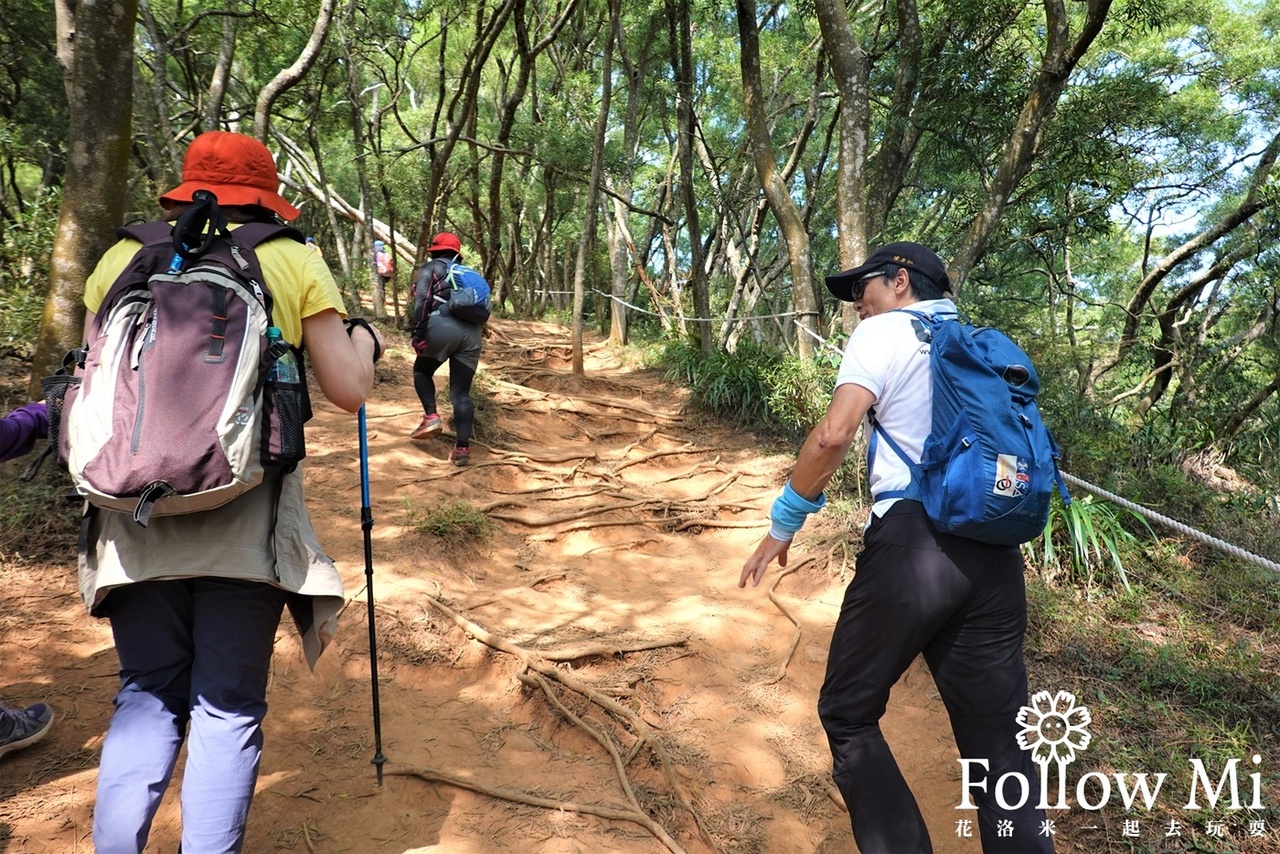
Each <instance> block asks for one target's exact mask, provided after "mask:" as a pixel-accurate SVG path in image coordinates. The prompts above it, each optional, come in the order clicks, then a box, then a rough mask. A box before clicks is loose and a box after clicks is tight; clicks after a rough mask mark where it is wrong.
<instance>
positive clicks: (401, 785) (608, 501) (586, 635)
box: [0, 321, 978, 854]
mask: <svg viewBox="0 0 1280 854" xmlns="http://www.w3.org/2000/svg"><path fill="white" fill-rule="evenodd" d="M493 327H494V328H493V335H492V336H491V337H490V338H489V340H488V343H487V345H486V351H485V355H484V359H483V363H482V373H481V377H480V379H479V380H478V383H477V389H478V427H477V437H476V438H477V443H476V445H475V450H474V454H473V455H474V458H475V464H474V465H472V466H471V467H470V468H468V469H458V468H455V467H453V466H452V465H450V464H449V463H448V461H447V459H446V457H447V454H448V451H449V449H450V447H451V442H450V440H449V439H448V438H447V434H446V436H445V437H437V438H434V439H432V440H431V441H428V442H425V443H414V442H410V441H409V440H408V439H407V433H408V431H409V430H410V429H411V428H412V427H413V426H414V425H415V424H416V423H417V419H418V417H419V415H420V412H419V408H418V404H417V401H416V398H415V397H414V395H413V390H412V382H411V374H410V359H409V352H408V350H407V349H406V348H405V347H403V346H398V347H393V348H392V349H391V351H390V352H389V354H388V358H387V359H386V360H385V361H384V362H383V363H382V364H381V365H379V370H378V376H379V384H378V387H377V389H376V391H375V393H374V397H373V399H372V400H371V401H370V402H369V404H368V406H367V414H368V425H369V456H370V472H371V483H372V495H373V502H372V503H373V514H374V517H375V525H374V528H373V532H372V536H373V555H374V593H375V600H376V603H377V611H376V615H377V629H378V636H379V659H378V661H379V671H380V677H381V678H380V697H381V710H382V737H383V752H384V754H385V755H386V757H387V759H388V765H387V766H386V770H387V772H388V773H387V776H386V777H385V781H384V784H383V785H382V786H381V787H379V786H378V785H377V784H376V778H375V773H374V767H373V766H372V765H371V764H370V760H371V759H372V757H373V755H374V745H373V728H372V723H371V709H370V706H371V698H370V685H369V659H368V626H367V622H366V607H367V604H366V599H365V594H364V579H365V573H364V557H363V548H362V532H361V526H360V510H359V506H360V482H359V467H358V445H357V435H356V422H355V420H354V419H353V418H351V417H350V416H347V415H345V414H343V413H340V412H337V411H336V410H334V409H333V408H332V407H329V406H327V405H324V404H317V407H316V408H317V413H316V419H315V421H313V422H312V424H311V426H310V427H309V428H308V447H309V451H310V457H309V459H308V463H307V482H308V493H309V504H310V506H311V508H312V513H313V517H314V519H315V521H316V527H317V529H318V530H319V531H320V535H321V540H322V542H324V544H325V546H326V548H328V549H329V550H330V552H331V553H332V554H333V556H334V558H335V559H336V560H337V561H338V563H339V567H340V568H341V570H342V573H343V576H344V579H345V581H346V584H347V590H348V596H349V597H350V600H351V601H350V604H349V607H348V609H347V611H346V613H345V614H344V615H343V621H342V626H341V629H340V633H339V638H338V640H337V642H336V643H335V645H334V647H333V648H332V649H331V650H330V651H329V652H328V653H327V654H326V655H325V656H324V658H323V659H322V660H321V662H320V665H319V667H318V668H317V670H316V672H315V673H314V674H312V673H309V672H308V671H307V669H306V667H305V664H304V663H303V661H302V657H301V654H300V650H299V648H298V645H297V643H296V642H295V639H294V637H293V636H292V635H291V634H289V633H287V632H285V631H282V632H281V634H280V637H279V639H278V641H277V644H278V647H279V649H278V652H277V655H276V659H275V669H274V675H273V681H272V686H271V691H270V695H269V701H270V703H271V711H270V714H269V715H268V716H267V723H266V752H265V754H264V758H263V765H262V773H261V778H260V780H259V786H258V795H257V797H256V798H255V801H254V806H253V812H252V814H251V816H250V820H249V835H248V845H247V850H248V851H251V852H270V851H312V852H326V853H327V852H372V851H387V852H449V854H494V853H495V852H520V854H527V852H547V854H552V852H555V853H556V854H558V853H559V852H565V854H569V852H582V854H595V852H654V851H666V850H672V848H673V846H674V847H675V848H677V849H679V850H685V851H689V852H711V851H723V852H779V854H782V853H783V852H797V854H799V852H805V853H806V854H807V852H819V851H820V852H826V854H831V852H837V851H841V852H847V851H854V850H856V849H855V848H854V846H853V842H852V837H851V835H850V833H849V830H848V822H847V817H846V816H845V814H844V812H843V811H842V810H841V808H840V807H839V806H838V805H837V804H836V802H835V801H834V800H833V799H832V797H831V796H830V792H831V791H832V789H831V786H830V783H829V776H828V774H829V766H830V759H829V757H828V755H827V750H826V745H825V740H824V738H823V736H822V732H821V729H820V727H819V725H818V722H817V719H816V714H815V711H814V705H815V701H816V697H817V692H818V688H819V686H820V684H821V681H822V675H823V665H824V662H825V658H826V647H827V643H828V640H829V638H830V631H831V626H832V623H833V621H834V619H835V615H836V612H837V610H838V607H839V602H840V598H841V595H842V593H843V585H844V582H845V581H847V578H848V573H847V568H844V567H842V555H843V552H842V551H841V550H839V549H836V550H835V551H834V552H832V554H834V555H835V557H834V558H832V559H830V560H829V555H828V552H829V550H830V549H831V546H832V544H833V543H835V542H837V538H836V537H834V536H831V535H830V534H831V532H830V531H828V534H829V536H828V537H827V538H825V539H824V537H823V535H822V528H821V525H818V526H811V527H814V530H813V531H812V532H807V533H806V534H805V535H802V537H801V539H799V540H798V541H797V548H796V549H795V554H794V555H793V561H794V562H795V563H799V562H801V561H802V560H803V559H804V558H805V557H806V556H812V557H813V558H814V560H812V561H809V562H807V563H805V565H803V567H802V568H801V569H800V570H799V571H798V572H795V573H794V574H790V575H787V576H786V577H784V578H782V579H781V580H780V581H778V583H777V586H776V592H775V594H774V595H775V597H776V600H777V602H778V603H779V604H780V605H781V606H782V608H785V609H786V613H784V612H783V611H782V610H781V609H780V608H779V607H777V606H776V605H775V604H774V603H772V602H771V601H770V599H769V588H770V586H771V585H773V584H774V580H775V579H776V578H777V576H776V575H774V574H771V575H770V576H769V577H768V578H766V581H765V583H764V584H762V586H761V587H760V588H758V589H755V590H748V591H741V590H739V589H738V588H737V578H738V573H739V570H740V568H741V565H742V561H743V560H744V559H745V557H746V555H747V554H748V553H749V552H750V550H751V548H752V547H753V546H754V543H755V541H756V540H757V539H758V538H759V537H760V536H761V535H762V534H763V532H764V529H763V528H762V527H760V524H759V523H760V521H761V519H762V517H763V515H764V513H765V510H766V508H767V506H768V502H769V501H770V500H771V498H772V496H773V495H774V494H775V493H776V491H777V489H778V487H779V485H780V484H781V482H782V479H783V478H784V477H785V475H786V473H787V471H788V470H789V466H790V464H791V463H792V461H793V458H792V456H791V455H790V454H784V455H773V456H769V455H766V454H764V453H762V450H761V448H760V447H759V446H758V444H757V443H756V442H755V441H754V439H753V438H752V437H751V436H750V435H749V434H745V433H742V432H735V431H731V430H729V429H726V428H725V427H723V426H721V425H718V424H711V423H707V422H703V421H699V420H697V419H696V418H694V417H692V416H688V415H686V414H684V413H683V407H682V403H683V398H682V396H681V394H680V392H679V391H678V390H677V389H675V388H673V387H672V386H671V385H670V384H669V383H666V382H664V381H663V380H662V378H661V377H660V376H658V375H656V374H654V373H652V372H647V371H643V370H635V369H632V368H631V367H629V366H628V365H627V364H626V363H625V356H626V354H625V352H623V351H620V350H615V349H613V348H611V347H609V346H607V345H605V344H601V343H595V344H591V345H589V347H588V352H587V354H586V376H585V378H577V377H574V376H573V375H572V374H571V373H570V371H569V354H570V351H569V340H568V334H567V331H566V330H565V329H563V328H562V327H559V326H555V325H550V324H540V323H533V322H513V321H495V322H494V324H493ZM439 384H440V387H441V388H442V389H443V388H444V380H443V377H441V378H440V380H439ZM441 397H442V404H444V407H443V408H445V409H447V394H442V395H441ZM447 422H448V418H447V417H446V423H447ZM11 465H12V464H11ZM453 499H461V500H465V501H467V502H469V503H471V504H472V505H474V506H476V507H479V508H483V509H484V510H485V512H486V514H487V516H488V518H489V519H490V520H491V521H492V522H493V523H494V526H495V529H496V530H495V533H494V535H493V536H492V538H491V539H490V540H489V541H488V542H487V543H484V544H472V545H469V546H466V545H464V546H461V547H459V546H457V545H456V544H452V543H450V542H448V541H445V540H441V539H438V538H435V537H432V536H431V535H428V534H423V533H419V532H418V531H416V530H414V527H413V523H414V521H415V520H418V519H421V518H422V517H423V516H424V515H425V513H426V512H427V511H428V510H429V509H430V508H432V507H435V506H437V505H438V504H439V503H440V502H442V501H446V500H453ZM0 583H3V585H4V587H5V590H6V595H5V607H4V609H3V611H2V612H0V661H3V663H4V669H3V676H0V689H2V690H3V693H4V696H5V697H6V698H8V699H9V700H10V701H11V702H34V701H36V700H37V699H45V700H47V701H48V702H49V703H51V704H52V705H54V706H55V707H56V708H57V710H58V713H59V720H58V723H57V725H56V728H55V730H54V732H53V733H52V735H51V736H50V738H49V739H48V741H47V742H46V743H44V744H43V745H41V746H39V747H36V748H33V749H30V750H26V751H22V752H19V753H15V754H13V755H11V756H9V757H6V758H5V759H4V760H2V761H0V851H12V852H72V851H89V850H91V845H90V841H89V829H90V826H91V810H92V805H93V788H94V783H95V778H96V764H97V755H98V751H99V749H100V747H101V742H102V733H103V730H104V728H105V725H106V721H107V718H108V715H109V712H110V700H111V697H112V694H113V692H114V687H115V666H116V661H115V655H114V652H113V650H112V647H111V639H110V632H109V629H108V627H107V626H106V625H105V624H103V623H101V622H99V621H95V620H91V619H89V618H87V617H86V616H85V615H84V613H83V609H82V608H81V606H80V605H79V602H78V598H77V597H76V595H75V581H74V571H73V568H72V567H70V566H43V565H29V564H28V565H22V564H20V562H15V561H9V562H6V563H5V564H3V565H0ZM434 603H439V604H440V605H443V606H445V607H446V608H447V609H449V610H450V611H451V612H453V613H455V614H457V615H458V619H457V620H455V619H453V618H451V617H449V616H447V615H446V613H445V611H444V610H443V609H442V608H439V607H436V605H435V604H434ZM787 614H789V615H790V616H791V617H793V618H794V619H795V620H796V621H797V622H798V623H799V629H800V631H799V636H798V644H797V645H796V647H795V649H794V652H793V653H790V648H791V645H792V642H793V637H795V635H796V628H795V627H794V626H793V625H792V623H791V622H790V620H789V618H788V616H787ZM467 621H469V622H467ZM462 625H466V626H468V628H469V630H470V634H468V633H466V632H464V629H463V628H462ZM477 637H480V638H483V639H484V641H485V642H482V641H481V640H478V639H476V638H477ZM789 654H790V657H789V658H788V655H789ZM556 661H559V662H560V663H555V662H556ZM526 663H528V665H529V666H528V667H526ZM535 674H536V675H535ZM522 677H523V681H522ZM548 692H549V693H548ZM553 698H554V699H553ZM606 707H609V708H611V709H612V711H611V712H607V711H606V710H605V709H606ZM571 717H572V718H575V719H576V722H574V721H573V720H571ZM886 732H887V734H888V737H889V738H890V741H891V743H892V744H893V745H894V749H895V752H896V753H897V755H898V757H899V761H900V762H901V764H902V766H903V769H904V773H906V775H907V777H908V780H909V781H910V782H911V784H912V786H913V788H914V789H915V791H916V793H917V796H918V798H919V800H920V803H921V807H922V809H923V810H924V812H925V816H926V820H927V821H928V822H929V824H930V827H931V830H932V833H933V836H934V843H935V848H936V850H937V851H939V852H971V851H977V850H978V846H977V841H976V840H961V839H958V838H957V837H956V815H957V814H956V812H955V810H954V806H955V804H956V803H957V802H958V799H959V783H958V775H957V772H956V768H957V766H956V763H955V757H956V751H955V746H954V743H953V742H952V740H951V736H950V729H949V727H948V725H947V721H946V717H945V714H944V713H943V710H942V707H941V704H940V702H939V701H938V700H937V698H936V696H935V694H934V690H933V685H932V683H931V682H930V681H929V679H928V676H927V675H926V674H925V673H923V671H921V670H918V669H913V670H912V671H911V672H909V673H908V675H907V677H906V678H905V679H904V681H903V683H902V684H900V685H899V686H898V688H897V689H896V691H895V695H894V699H893V707H892V708H891V710H890V713H889V716H888V720H887V722H886ZM605 745H607V747H606V746H605ZM655 745H656V748H655ZM610 751H613V754H612V755H611V752H610ZM615 757H616V758H615ZM619 766H621V767H624V768H625V785H626V786H627V787H629V788H630V790H631V791H632V792H633V793H634V798H635V803H638V804H639V805H640V809H639V810H637V809H635V808H634V807H632V806H629V805H628V796H627V794H626V792H625V791H624V782H623V781H622V780H621V779H620V777H619V775H618V774H617V773H616V769H617V768H618V767H619ZM441 777H443V778H446V779H447V778H454V779H455V780H457V781H458V782H461V783H463V784H464V785H466V786H469V787H470V788H464V787H463V786H459V785H453V784H448V783H443V782H430V781H429V780H430V779H432V778H436V779H439V778H441ZM475 789H481V790H483V789H489V790H490V792H489V793H488V794H482V793H481V792H480V791H476V790H475ZM177 790H178V786H177V785H174V786H172V787H171V789H170V793H169V796H168V797H166V800H165V803H164V805H163V806H162V808H161V811H160V814H159V815H158V816H157V819H156V822H155V826H154V828H153V831H152V834H151V840H152V843H151V845H150V847H149V849H148V850H149V851H154V852H164V854H171V853H172V852H174V851H176V849H177V840H178V827H179V806H178V801H177V797H176V792H177ZM518 801H524V802H523V803H521V802H518ZM555 804H560V805H568V806H565V808H560V809H557V808H554V806H553V805H555ZM572 805H578V806H581V807H583V809H575V808H571V806H572ZM592 805H594V806H595V807H599V806H605V807H607V809H606V810H605V812H606V814H607V815H606V816H600V815H593V814H588V812H589V811H590V810H591V809H592ZM664 839H665V841H664Z"/></svg>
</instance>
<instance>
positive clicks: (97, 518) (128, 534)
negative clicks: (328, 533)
mask: <svg viewBox="0 0 1280 854" xmlns="http://www.w3.org/2000/svg"><path fill="white" fill-rule="evenodd" d="M281 478H282V481H281ZM277 482H278V483H279V486H280V490H279V492H280V500H279V507H278V510H276V512H273V507H272V504H273V499H274V497H275V492H276V489H275V486H276V484H277ZM273 523H274V528H273ZM88 534H89V536H88V540H87V549H86V547H85V544H84V543H82V545H81V552H80V561H79V574H80V594H81V595H82V596H83V597H84V601H85V605H86V606H87V607H88V608H89V612H90V613H91V614H93V615H94V616H104V614H103V613H102V610H101V606H102V602H103V600H104V599H105V598H106V596H107V594H108V593H109V592H110V591H111V590H112V589H113V588H115V587H120V586H121V585H125V584H132V583H133V582H135V581H159V580H170V579H179V578H193V577H199V576H216V577H220V578H236V579H241V580H244V581H258V582H263V583H266V584H272V585H274V586H276V587H280V588H282V589H284V590H286V591H288V592H289V594H290V596H289V600H288V602H289V612H290V614H291V615H292V617H293V621H294V626H295V627H296V629H297V631H298V634H299V636H300V637H301V639H302V647H303V652H304V654H305V656H306V659H307V664H308V666H310V667H311V668H312V669H314V668H315V664H316V660H317V659H319V657H320V654H321V653H322V652H324V650H325V648H326V647H327V646H328V645H329V643H330V641H332V640H333V638H334V634H335V632H336V630H337V623H338V612H339V611H340V610H341V609H342V605H343V598H342V579H341V577H340V576H339V575H338V571H337V569H336V568H335V567H334V565H333V560H332V559H331V558H330V557H329V556H328V555H327V554H325V553H324V550H323V548H322V547H321V546H320V541H319V539H318V538H317V537H316V532H315V529H314V528H313V527H312V525H311V518H310V516H309V515H308V514H307V508H306V503H305V498H304V495H303V482H302V470H301V467H299V469H297V470H296V471H294V472H291V473H289V474H286V475H283V476H282V475H278V474H269V475H268V476H267V477H266V479H265V480H264V481H263V483H262V484H260V485H259V486H257V487H256V488H254V489H252V490H250V491H249V492H247V493H245V494H244V495H241V496H240V497H238V498H236V499H234V500H233V501H230V502H228V503H227V504H224V505H223V506H221V507H218V508H215V509H213V510H206V511H204V512H202V513H191V514H187V515H182V516H153V517H152V518H151V521H150V524H149V525H148V527H146V528H143V527H141V526H140V525H138V524H137V523H136V522H134V521H133V519H132V517H131V516H130V515H129V514H127V513H118V512H114V511H110V510H98V511H96V512H95V514H94V518H93V519H92V520H91V521H90V525H89V532H88Z"/></svg>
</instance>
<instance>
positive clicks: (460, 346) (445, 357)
mask: <svg viewBox="0 0 1280 854" xmlns="http://www.w3.org/2000/svg"><path fill="white" fill-rule="evenodd" d="M483 341H484V331H483V329H482V328H481V327H480V325H479V324H476V323H463V322H462V321H461V320H456V319H454V318H452V317H446V316H445V315H441V314H433V315H431V316H430V317H429V318H427V340H426V341H425V342H422V343H421V344H414V349H415V350H417V353H418V355H419V356H425V357H426V358H428V359H434V360H435V361H437V362H447V361H449V360H450V359H457V360H458V361H459V362H460V363H462V364H463V365H466V366H467V367H468V368H470V369H471V370H473V371H474V370H476V368H478V367H479V366H480V348H481V346H482V344H483Z"/></svg>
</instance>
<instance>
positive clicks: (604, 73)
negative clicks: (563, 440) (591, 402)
mask: <svg viewBox="0 0 1280 854" xmlns="http://www.w3.org/2000/svg"><path fill="white" fill-rule="evenodd" d="M621 2H622V0H609V19H610V22H611V23H610V25H609V27H607V28H606V30H605V37H604V59H603V60H602V61H601V65H602V68H601V71H600V112H599V114H598V115H597V117H596V128H595V139H594V140H593V142H592V145H591V179H590V181H589V183H588V184H587V199H586V209H585V212H584V214H583V223H582V239H581V240H579V241H578V259H577V262H576V263H575V264H574V268H573V372H574V373H575V374H577V375H579V376H581V375H582V374H583V373H584V368H583V356H582V311H583V305H584V301H585V300H584V297H585V296H586V294H585V290H586V281H585V278H586V266H587V257H588V255H589V254H590V250H591V246H592V244H593V243H594V242H595V236H596V210H597V209H598V208H599V206H600V176H601V174H602V173H603V172H604V142H605V135H606V134H607V133H608V130H609V104H610V102H611V101H612V100H613V98H612V95H613V39H614V35H615V34H616V33H617V31H618V14H619V13H618V6H619V4H620V3H621Z"/></svg>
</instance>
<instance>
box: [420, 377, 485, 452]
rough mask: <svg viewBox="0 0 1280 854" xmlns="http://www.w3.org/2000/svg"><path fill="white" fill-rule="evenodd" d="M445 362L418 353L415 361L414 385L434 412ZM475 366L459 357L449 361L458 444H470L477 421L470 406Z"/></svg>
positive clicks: (428, 408)
mask: <svg viewBox="0 0 1280 854" xmlns="http://www.w3.org/2000/svg"><path fill="white" fill-rule="evenodd" d="M443 364H444V362H439V361H436V360H435V359H429V358H427V357H426V356H419V357H418V358H417V359H416V360H415V361H414V363H413V388H414V391H416V392H417V393H418V400H420V401H422V408H423V410H424V411H425V412H426V413H427V414H428V415H431V414H433V413H434V412H435V411H436V381H435V375H436V371H438V370H440V366H441V365H443ZM475 377H476V369H475V368H468V367H467V366H466V365H464V364H462V363H461V362H459V361H458V360H457V359H450V360H449V399H450V400H452V401H453V429H454V431H456V432H457V434H458V438H457V442H456V444H458V445H461V446H462V447H468V446H469V445H470V444H471V426H472V424H473V423H474V422H475V409H474V408H473V407H472V405H471V381H472V380H474V379H475Z"/></svg>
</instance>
